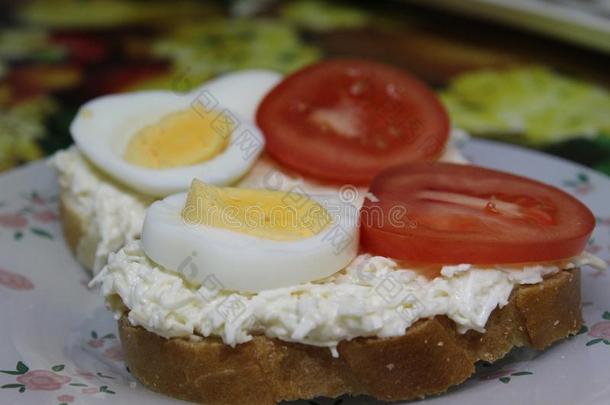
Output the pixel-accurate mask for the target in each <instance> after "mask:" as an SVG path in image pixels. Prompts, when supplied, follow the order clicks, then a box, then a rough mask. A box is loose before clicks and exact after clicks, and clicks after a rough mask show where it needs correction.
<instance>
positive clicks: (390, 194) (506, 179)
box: [360, 162, 595, 265]
mask: <svg viewBox="0 0 610 405" xmlns="http://www.w3.org/2000/svg"><path fill="white" fill-rule="evenodd" d="M409 176H411V177H413V176H417V177H418V180H417V181H418V182H420V183H422V184H423V183H426V186H425V187H426V190H427V189H428V188H430V189H435V190H436V189H438V187H439V184H443V183H444V185H443V187H449V186H448V185H447V184H449V182H450V181H451V180H452V183H454V184H461V185H460V186H459V187H466V186H464V184H468V182H471V184H477V183H478V184H486V187H490V188H492V189H493V187H494V185H493V182H494V181H495V182H496V183H497V184H496V185H497V186H498V189H497V193H498V194H501V193H504V194H506V193H510V192H512V191H514V192H515V193H518V192H519V190H528V191H529V192H531V193H532V194H534V195H537V196H539V197H540V198H542V197H544V198H545V201H547V203H548V202H549V201H550V202H552V204H554V206H552V207H549V209H550V208H552V210H550V212H552V213H553V221H552V222H551V223H549V224H546V223H545V222H544V221H546V218H544V219H542V220H539V221H542V224H537V225H532V226H531V227H529V228H527V229H526V231H523V229H524V225H523V224H522V223H520V222H513V223H511V222H510V221H511V220H510V219H504V220H503V221H504V223H503V224H502V225H503V229H499V230H498V232H497V233H494V230H493V229H490V231H489V232H488V233H485V232H472V230H470V231H469V232H461V231H463V230H460V229H452V230H449V231H447V232H438V231H435V230H430V229H429V227H428V228H426V227H419V229H418V227H414V229H412V230H409V229H408V228H407V227H403V228H398V227H393V226H391V225H388V224H387V222H388V221H386V223H384V224H376V223H372V221H369V220H367V218H370V217H372V214H371V212H372V210H375V209H377V210H379V209H382V210H383V209H384V208H383V207H384V205H383V201H381V200H384V201H386V202H387V201H388V199H390V200H396V201H398V199H400V198H401V196H400V193H401V192H402V193H406V192H408V193H409V194H408V195H412V194H413V192H414V190H413V189H409V188H408V187H407V188H406V191H405V190H404V189H401V184H402V186H404V185H405V184H409V178H408V177H409ZM426 176H427V177H428V178H429V179H428V182H426V180H425V179H426ZM442 176H445V178H444V179H443V180H440V178H441V177H442ZM452 176H453V177H452ZM468 176H470V177H468ZM422 179H423V180H422ZM464 179H466V180H464ZM490 184H491V185H490ZM420 185H421V184H419V183H418V186H420ZM405 187H406V186H405ZM456 187H458V186H456ZM442 190H443V191H444V189H442ZM370 191H371V193H372V194H373V195H375V197H377V199H379V200H380V201H381V202H372V201H370V200H368V199H367V200H365V202H364V205H363V208H362V210H361V228H360V241H361V249H362V250H364V251H366V252H369V253H372V254H375V255H381V256H386V257H391V258H395V259H400V260H407V261H414V262H422V263H442V264H461V263H469V264H477V265H486V264H489V265H493V264H511V263H531V262H550V261H557V260H563V259H568V258H571V257H574V256H576V255H578V254H580V253H581V252H582V251H583V250H584V248H585V247H586V245H587V242H588V240H589V238H590V236H591V234H592V232H593V229H594V227H595V217H594V216H593V214H592V213H591V211H590V210H589V209H588V208H587V207H586V206H585V205H584V204H582V203H581V202H580V201H578V200H577V199H576V198H574V197H572V196H571V195H569V194H567V193H565V192H563V191H562V190H560V189H558V188H555V187H553V186H549V185H546V184H543V183H540V182H537V181H535V180H531V179H527V178H524V177H521V176H516V175H512V174H509V173H504V172H499V171H495V170H491V169H486V168H480V167H476V166H470V165H455V164H449V163H439V162H437V163H432V164H411V165H403V166H398V167H393V168H389V169H387V170H385V171H384V172H382V173H380V174H379V175H378V176H377V177H376V178H375V179H374V180H373V182H372V184H371V190H370ZM402 198H405V197H402ZM406 198H408V197H406ZM420 204H421V203H420ZM405 206H406V207H407V208H409V207H415V209H416V210H417V208H418V206H415V205H411V206H409V205H408V203H406V205H405ZM387 208H388V205H387V204H386V205H385V211H384V212H389V210H388V209H387ZM417 214H418V213H417V211H416V212H411V213H410V215H411V217H410V218H411V219H413V220H415V221H417V220H418V217H417ZM442 214H443V213H442V212H439V216H441V217H442ZM483 218H485V217H483ZM516 221H518V220H516ZM456 223H459V222H456ZM530 225H531V224H530ZM511 226H512V227H513V228H512V229H514V230H515V232H525V233H523V234H522V235H521V234H518V235H516V236H515V235H510V230H511ZM528 226H529V225H528ZM566 229H567V231H566ZM475 230H476V229H475Z"/></svg>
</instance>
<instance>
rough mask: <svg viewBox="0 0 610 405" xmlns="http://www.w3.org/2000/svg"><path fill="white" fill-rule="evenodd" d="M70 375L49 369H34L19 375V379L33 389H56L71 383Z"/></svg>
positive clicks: (27, 387) (26, 386)
mask: <svg viewBox="0 0 610 405" xmlns="http://www.w3.org/2000/svg"><path fill="white" fill-rule="evenodd" d="M70 380H71V378H70V377H66V376H63V375H59V374H55V373H54V372H52V371H47V370H32V371H28V372H27V373H25V374H24V375H20V376H19V377H17V381H18V382H20V383H21V384H23V385H25V388H26V389H29V390H33V391H55V390H58V389H60V388H61V387H63V386H64V384H67V383H69V382H70Z"/></svg>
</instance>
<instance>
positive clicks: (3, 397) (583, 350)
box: [0, 140, 610, 405]
mask: <svg viewBox="0 0 610 405" xmlns="http://www.w3.org/2000/svg"><path fill="white" fill-rule="evenodd" d="M464 152H465V154H466V155H467V156H469V157H472V158H474V161H475V162H476V164H478V165H481V166H488V167H493V168H497V169H499V170H505V171H510V172H513V173H516V174H521V175H526V176H530V177H533V178H537V179H539V180H542V181H544V182H546V183H549V184H552V185H555V186H557V187H560V188H562V189H564V190H566V191H567V192H569V193H571V194H573V195H575V196H576V197H577V198H579V199H581V200H582V201H583V202H584V203H585V204H587V205H588V206H589V207H590V208H591V209H592V211H593V212H594V213H595V215H596V217H597V222H598V226H597V228H596V231H595V234H594V235H593V238H592V239H591V241H590V242H589V244H588V246H587V250H588V251H589V252H591V253H594V254H596V255H598V256H600V257H601V258H603V259H604V260H606V261H608V260H610V206H609V205H608V201H610V179H608V178H606V177H604V176H602V175H600V174H598V173H595V172H593V171H590V170H588V169H585V168H582V167H581V166H578V165H575V164H572V163H569V162H566V161H562V160H559V159H556V158H553V157H550V156H546V155H542V154H540V153H537V152H533V151H529V150H525V149H521V148H517V147H513V146H507V145H502V144H498V143H494V142H489V141H480V140H473V141H470V142H469V143H467V144H466V145H465V150H464ZM583 175H584V176H583ZM0 189H1V190H2V191H3V193H2V196H1V197H0V199H1V201H0V308H2V310H0V325H2V328H0V340H1V341H2V342H4V344H3V345H2V346H0V369H2V370H3V371H2V372H0V387H2V388H0V403H19V404H24V405H38V404H41V403H51V404H55V405H68V404H83V405H92V404H95V403H98V402H99V399H100V398H101V399H103V400H104V401H105V403H109V404H123V403H129V404H133V405H140V404H146V405H148V404H155V405H156V404H158V405H161V404H172V403H175V401H174V400H173V399H171V398H168V397H164V396H161V395H158V394H155V393H153V392H151V391H149V390H147V389H145V388H143V387H142V386H141V385H140V384H139V383H138V382H137V381H136V380H135V379H134V378H133V377H132V376H131V374H130V373H129V370H128V369H127V368H126V366H125V364H124V362H123V353H122V350H121V348H120V344H119V339H118V334H117V329H116V321H115V320H114V318H113V316H112V314H111V313H110V312H109V311H107V310H106V309H105V308H104V304H103V301H102V299H101V298H100V297H99V294H97V292H96V291H93V292H92V291H90V290H87V289H86V288H84V287H83V286H82V284H86V282H85V281H86V280H88V277H89V276H88V273H87V272H86V271H85V270H83V269H82V268H81V267H80V266H79V265H78V264H77V262H76V261H75V260H74V259H73V257H72V256H71V254H70V251H69V249H68V248H67V246H66V245H65V243H64V241H63V240H62V238H61V237H58V235H61V231H60V223H59V221H58V220H57V201H56V200H57V198H56V196H57V194H58V190H57V181H56V179H55V176H54V174H53V173H52V171H51V170H50V169H49V168H48V166H47V165H46V164H44V163H37V164H33V165H30V166H27V167H25V168H22V169H19V170H16V171H14V172H11V173H9V174H7V175H4V176H0ZM33 190H34V191H33ZM32 228H36V229H41V230H44V231H45V232H46V233H48V235H50V237H47V236H45V234H43V233H36V232H35V231H34V230H33V229H32ZM19 232H21V235H20V236H19V235H18V233H19ZM16 235H17V236H16ZM51 242H52V243H51ZM582 275H583V277H582V284H583V304H584V306H583V315H584V318H585V321H586V325H587V326H583V328H582V329H581V331H580V333H579V334H578V335H576V336H573V337H571V338H569V339H566V341H564V342H562V343H560V344H556V345H554V346H553V347H551V348H549V349H548V350H547V351H546V352H544V353H539V352H536V351H533V350H530V349H518V350H515V351H513V352H511V353H510V354H509V355H508V356H507V357H506V358H504V359H502V360H501V361H499V362H497V363H494V364H492V365H480V366H479V367H478V369H477V373H476V375H475V376H474V377H473V378H471V379H469V380H468V381H467V382H466V383H465V384H463V385H462V386H460V387H457V388H455V389H452V390H450V392H449V393H447V394H445V395H442V396H438V397H432V398H429V399H427V400H426V404H427V405H436V404H449V403H450V404H452V405H455V404H457V405H460V404H474V405H483V404H487V403H492V402H494V401H496V400H497V398H498V397H507V396H506V395H509V396H510V398H511V402H523V403H531V401H532V398H537V399H538V400H539V401H540V403H550V402H554V403H579V404H590V405H593V404H595V405H596V404H602V403H609V402H610V397H608V391H607V376H608V375H610V361H608V357H606V356H609V355H610V347H609V345H608V343H606V342H610V311H609V309H610V294H608V291H610V277H606V276H605V275H606V272H602V273H600V272H597V271H595V270H593V269H591V268H584V269H583V271H582ZM557 381H562V383H561V384H557ZM507 398H508V397H507ZM312 403H315V404H321V405H322V404H323V405H336V404H341V405H352V404H353V405H355V404H370V405H374V404H376V405H378V404H380V402H378V401H375V400H373V399H370V398H359V397H358V398H349V397H342V398H339V399H316V400H314V401H297V402H296V403H295V404H298V405H308V404H312Z"/></svg>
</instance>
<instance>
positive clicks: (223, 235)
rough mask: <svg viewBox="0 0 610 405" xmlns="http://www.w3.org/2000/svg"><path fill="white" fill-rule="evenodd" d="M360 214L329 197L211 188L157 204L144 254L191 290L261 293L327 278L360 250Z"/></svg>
mask: <svg viewBox="0 0 610 405" xmlns="http://www.w3.org/2000/svg"><path fill="white" fill-rule="evenodd" d="M357 222H358V209H357V208H355V207H354V206H351V205H348V204H345V203H343V202H342V201H341V200H340V199H339V198H336V197H333V196H305V195H302V194H295V193H289V192H283V191H268V190H253V189H239V188H221V187H212V186H209V185H206V184H204V183H201V182H198V181H194V182H193V185H192V186H191V189H190V191H189V193H188V194H186V193H183V194H177V195H172V196H170V197H167V198H165V199H164V200H161V201H157V202H155V203H154V204H153V205H152V206H151V207H150V208H149V209H148V211H147V213H146V218H145V221H144V228H143V233H142V246H143V249H144V252H145V253H146V255H147V256H148V257H149V258H150V259H151V260H153V261H155V262H156V263H158V264H159V265H161V266H163V267H165V268H166V269H168V270H172V271H175V272H178V273H180V274H182V275H183V276H184V277H185V278H186V279H187V280H188V281H190V282H192V283H194V284H196V285H206V283H213V284H215V285H218V284H219V285H220V286H221V288H222V289H227V290H234V291H241V292H258V291H262V290H266V289H273V288H280V287H287V286H292V285H297V284H300V283H305V282H310V281H315V280H319V279H322V278H325V277H328V276H330V275H332V274H334V273H336V272H338V271H340V270H341V269H343V268H344V267H345V266H346V265H347V264H349V263H350V262H351V260H352V259H353V258H354V257H355V256H356V254H357V250H358V223H357Z"/></svg>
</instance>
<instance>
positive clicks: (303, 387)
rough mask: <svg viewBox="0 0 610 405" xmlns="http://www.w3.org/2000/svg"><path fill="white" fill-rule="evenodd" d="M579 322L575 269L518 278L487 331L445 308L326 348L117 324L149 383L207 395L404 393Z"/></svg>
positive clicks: (434, 386)
mask: <svg viewBox="0 0 610 405" xmlns="http://www.w3.org/2000/svg"><path fill="white" fill-rule="evenodd" d="M581 325H582V315H581V303H580V270H579V269H573V270H569V271H568V270H564V271H561V272H559V273H556V274H554V275H552V276H550V277H548V278H546V279H545V280H544V281H543V282H542V283H539V284H535V285H522V286H519V287H516V288H515V289H514V290H513V292H512V294H511V297H510V300H509V303H508V305H506V306H504V307H503V308H501V309H496V310H495V311H494V312H493V313H492V315H491V316H490V318H489V320H488V322H487V325H486V330H487V331H486V332H485V333H478V332H475V331H469V332H467V333H465V334H459V333H458V332H457V331H456V328H455V324H454V323H453V321H451V320H450V319H448V318H447V317H444V316H437V317H435V318H432V319H425V320H420V321H418V322H417V323H415V324H414V325H412V326H411V327H410V328H409V329H408V330H407V332H406V334H405V335H404V336H400V337H394V338H385V339H383V338H359V339H355V340H352V341H344V342H341V344H340V345H339V347H338V351H339V354H340V356H339V357H338V358H333V357H332V356H331V353H330V351H329V350H328V349H327V348H319V347H314V346H309V345H304V344H299V343H289V342H284V341H281V340H278V339H271V338H267V337H265V336H256V337H254V338H253V340H252V341H250V342H248V343H244V344H240V345H237V346H236V347H235V348H231V347H229V346H227V345H225V344H223V343H222V341H221V340H219V339H217V338H204V339H202V340H201V341H197V342H195V341H190V340H187V339H178V338H174V339H165V338H162V337H160V336H158V335H156V334H154V333H151V332H148V331H146V330H145V329H143V328H141V327H134V326H132V325H131V324H130V323H129V321H128V320H127V319H126V317H123V318H121V319H120V320H119V332H120V337H121V342H122V344H123V349H124V352H125V355H126V360H127V364H128V365H129V368H130V370H131V372H132V374H133V375H134V376H136V377H137V378H138V379H139V380H140V381H141V382H142V383H143V384H144V385H145V386H146V387H148V388H150V389H151V390H153V391H157V392H160V393H163V394H166V395H169V396H172V397H176V398H181V399H185V400H189V401H194V402H199V403H205V404H208V405H236V404H262V405H271V404H275V403H277V402H280V401H282V400H295V399H311V398H315V397H318V396H326V397H337V396H340V395H344V394H350V395H359V394H367V395H371V396H373V397H376V398H378V399H381V400H387V401H396V400H409V399H413V398H418V397H423V396H427V395H433V394H440V393H443V392H445V391H446V390H447V389H448V388H449V387H451V386H453V385H456V384H460V383H462V382H463V381H464V380H466V379H467V378H468V377H470V376H471V375H472V374H473V372H474V370H475V363H476V362H477V361H480V360H484V361H489V362H493V361H495V360H498V359H500V358H502V357H504V356H505V355H506V354H507V353H508V352H509V351H510V350H511V349H512V348H513V347H521V346H528V347H532V348H535V349H539V350H542V349H544V348H546V347H547V346H549V345H551V344H553V343H554V342H556V341H558V340H560V339H562V338H565V337H566V336H569V335H571V334H575V333H576V332H578V330H579V329H580V327H581Z"/></svg>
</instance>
